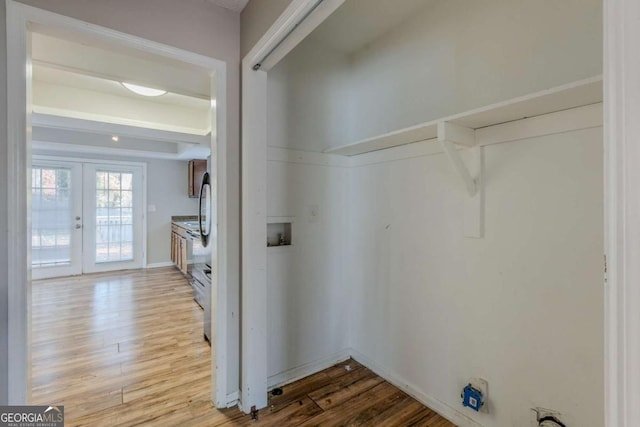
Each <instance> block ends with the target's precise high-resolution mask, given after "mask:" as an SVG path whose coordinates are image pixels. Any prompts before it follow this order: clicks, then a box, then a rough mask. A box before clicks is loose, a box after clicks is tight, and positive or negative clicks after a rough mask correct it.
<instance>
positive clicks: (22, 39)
mask: <svg viewBox="0 0 640 427" xmlns="http://www.w3.org/2000/svg"><path fill="white" fill-rule="evenodd" d="M5 3H6V20H7V82H6V84H7V105H8V106H10V107H9V108H8V109H7V151H8V156H7V186H8V195H7V201H8V206H9V210H8V221H9V224H8V248H9V251H8V252H9V259H8V261H9V268H8V272H7V273H8V280H9V291H8V297H9V299H8V306H9V312H8V323H9V325H8V343H9V349H8V359H9V369H8V391H9V403H10V404H24V403H27V402H28V401H29V400H30V396H29V394H30V389H31V385H30V379H31V372H30V369H31V360H30V342H31V337H30V329H31V326H30V319H31V315H30V303H29V301H30V300H31V297H30V292H31V287H30V272H29V270H28V268H27V265H26V263H25V262H24V260H25V259H27V254H28V252H27V250H28V248H27V243H28V235H27V232H28V220H27V218H26V216H27V215H26V214H27V213H28V209H27V198H28V195H27V192H26V191H25V189H26V188H28V184H29V182H28V180H29V177H30V175H28V174H27V173H26V172H27V170H28V169H29V167H30V164H29V162H30V158H31V141H30V132H27V130H28V129H30V127H31V123H30V119H31V114H30V113H29V114H26V112H27V111H29V110H28V109H27V100H28V99H31V95H30V94H31V92H30V91H31V78H30V70H31V67H30V65H31V64H30V62H29V61H30V55H29V54H28V48H29V46H30V45H29V43H28V38H29V30H28V27H29V26H31V25H34V26H35V27H38V26H41V27H46V28H48V29H51V28H54V29H56V30H60V31H67V32H72V33H83V34H89V35H90V37H93V38H98V39H101V40H105V41H107V42H108V43H112V44H116V45H121V46H126V47H128V48H133V49H137V50H140V51H143V52H147V53H151V54H154V55H160V56H164V57H169V58H172V59H175V60H178V61H182V62H186V63H189V64H193V65H197V66H200V67H203V68H206V69H208V70H211V78H212V84H215V83H217V107H216V109H215V111H216V112H215V114H216V120H217V133H218V134H217V135H216V136H212V137H211V145H212V147H211V148H212V154H213V156H214V158H217V168H218V170H217V172H218V179H217V187H218V194H219V195H220V197H226V186H227V177H226V175H225V174H224V172H226V158H225V157H224V155H225V154H226V144H227V140H226V138H227V120H226V119H227V112H226V107H227V85H226V83H227V82H226V76H227V74H226V73H227V69H226V67H227V65H226V63H225V62H224V61H220V60H218V59H215V58H210V57H206V56H203V55H199V54H196V53H193V52H189V51H186V50H183V49H179V48H175V47H172V46H168V45H164V44H161V43H157V42H153V41H149V40H146V39H143V38H140V37H136V36H132V35H129V34H125V33H121V32H119V31H115V30H112V29H109V28H105V27H101V26H98V25H94V24H90V23H87V22H83V21H80V20H77V19H73V18H70V17H67V16H63V15H59V14H56V13H52V12H49V11H45V10H42V9H37V8H35V7H32V6H27V5H24V4H22V3H19V2H16V1H15V0H6V2H5ZM25 69H26V70H27V71H28V73H25ZM213 79H216V82H213ZM25 141H26V144H25V143H24V142H25ZM216 149H217V150H218V153H220V154H222V155H219V156H218V155H217V154H218V153H217V152H216V151H215V150H216ZM216 205H217V209H218V211H219V214H218V236H219V245H226V242H227V240H226V239H227V236H226V234H227V216H226V212H225V210H226V206H227V203H226V200H224V203H217V204H216ZM145 216H146V215H145ZM145 240H146V239H145ZM145 253H146V250H145ZM225 254H226V246H224V247H222V251H220V253H219V255H220V256H219V257H218V264H217V271H218V294H219V295H213V294H212V300H213V299H214V298H215V301H216V304H217V310H215V312H216V313H217V314H218V316H217V318H216V319H212V320H213V324H216V325H217V329H218V330H220V331H222V332H223V333H221V334H218V336H217V340H216V347H217V350H218V351H216V352H212V367H213V368H214V369H212V378H211V379H212V384H215V385H216V387H214V388H215V390H212V393H215V395H216V398H215V403H216V405H217V406H218V407H224V406H226V404H227V395H228V390H227V388H228V387H229V386H230V384H229V383H228V378H227V377H228V364H227V359H226V356H227V351H228V346H227V342H223V341H222V340H224V339H227V338H228V337H227V329H228V318H227V316H226V314H227V313H228V308H227V303H228V301H227V299H226V294H227V293H226V291H227V289H226V288H227V283H226V278H227V272H226V270H227V265H226V258H225ZM212 311H213V310H212ZM223 315H224V317H222V316H223ZM232 383H233V381H232ZM233 391H235V390H233Z"/></svg>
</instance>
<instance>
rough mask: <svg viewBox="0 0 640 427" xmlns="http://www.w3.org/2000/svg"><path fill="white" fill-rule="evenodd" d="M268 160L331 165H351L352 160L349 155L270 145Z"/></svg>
mask: <svg viewBox="0 0 640 427" xmlns="http://www.w3.org/2000/svg"><path fill="white" fill-rule="evenodd" d="M267 161H269V162H280V163H298V164H302V165H317V166H331V167H349V166H351V160H350V158H349V157H345V156H337V155H335V154H325V153H318V152H315V151H301V150H292V149H290V148H282V147H268V148H267Z"/></svg>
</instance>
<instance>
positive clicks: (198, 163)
mask: <svg viewBox="0 0 640 427" xmlns="http://www.w3.org/2000/svg"><path fill="white" fill-rule="evenodd" d="M206 171H207V161H206V160H191V161H189V197H192V198H193V197H200V186H201V185H202V175H204V173H205V172H206Z"/></svg>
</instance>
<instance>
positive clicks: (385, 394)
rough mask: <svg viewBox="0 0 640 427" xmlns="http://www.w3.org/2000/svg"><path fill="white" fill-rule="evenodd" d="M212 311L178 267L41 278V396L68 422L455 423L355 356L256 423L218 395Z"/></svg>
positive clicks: (437, 426) (273, 405)
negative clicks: (209, 333) (209, 325)
mask: <svg viewBox="0 0 640 427" xmlns="http://www.w3.org/2000/svg"><path fill="white" fill-rule="evenodd" d="M202 315H203V311H202V310H201V309H200V308H199V307H198V306H197V305H196V304H195V302H193V299H192V297H191V289H190V287H189V286H188V285H187V284H186V281H185V279H184V278H183V277H182V275H181V274H180V273H178V272H177V271H176V270H175V269H173V268H162V269H153V270H135V271H131V272H118V273H108V274H94V275H87V276H81V277H74V278H65V279H52V280H44V281H39V282H35V283H34V284H33V308H32V316H33V332H32V352H33V354H32V356H33V372H32V401H33V403H34V404H42V405H49V404H52V405H64V407H65V418H66V423H65V425H66V426H134V425H152V426H223V425H224V426H244V425H247V426H249V425H256V426H298V425H303V426H344V425H375V426H409V425H419V426H432V427H444V426H447V427H449V426H453V424H451V423H450V422H448V421H446V420H445V419H443V418H441V417H440V416H439V415H437V414H436V413H434V412H433V411H431V410H429V409H428V408H426V407H424V406H423V405H421V404H420V403H418V402H417V401H415V400H414V399H412V398H410V397H409V396H407V395H406V394H404V393H403V392H401V391H400V390H398V389H397V388H395V387H393V386H392V385H390V384H389V383H387V382H386V381H384V380H383V379H382V378H380V377H378V376H376V375H375V374H374V373H373V372H371V371H369V370H368V369H367V368H365V367H363V366H361V365H360V364H358V363H357V362H355V361H353V360H348V361H346V362H343V363H341V364H338V365H336V366H334V367H332V368H329V369H327V370H325V371H322V372H320V373H317V374H315V375H312V376H310V377H307V378H305V379H303V380H300V381H298V382H295V383H293V384H290V385H288V386H285V387H283V393H282V395H280V396H270V398H269V399H270V402H269V403H270V407H269V408H267V409H263V410H261V411H260V412H259V415H258V421H253V420H251V417H250V416H248V415H244V414H242V413H241V412H240V411H239V410H238V409H237V408H232V409H226V410H217V409H215V408H214V407H213V406H212V405H211V403H210V400H209V396H210V391H209V381H210V379H209V378H210V372H211V371H210V355H211V349H210V347H209V345H208V344H207V343H206V342H205V341H204V340H203V330H202Z"/></svg>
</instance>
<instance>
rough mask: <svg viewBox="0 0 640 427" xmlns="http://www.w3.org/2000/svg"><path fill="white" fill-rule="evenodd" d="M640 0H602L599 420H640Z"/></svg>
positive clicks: (616, 426)
mask: <svg viewBox="0 0 640 427" xmlns="http://www.w3.org/2000/svg"><path fill="white" fill-rule="evenodd" d="M638 20H640V3H638V1H637V0H604V112H605V120H604V153H605V158H604V171H605V173H604V177H605V186H604V188H605V254H606V255H605V256H606V259H605V263H606V264H605V268H606V270H605V275H606V278H605V287H604V289H605V303H604V308H605V324H604V337H605V348H604V356H605V358H604V360H605V370H604V383H605V425H606V426H607V427H634V426H638V425H640V405H638V402H639V401H640V365H638V360H640V120H638V118H639V117H640V57H639V56H638V54H637V52H638V51H640V27H639V26H638Z"/></svg>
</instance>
